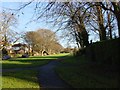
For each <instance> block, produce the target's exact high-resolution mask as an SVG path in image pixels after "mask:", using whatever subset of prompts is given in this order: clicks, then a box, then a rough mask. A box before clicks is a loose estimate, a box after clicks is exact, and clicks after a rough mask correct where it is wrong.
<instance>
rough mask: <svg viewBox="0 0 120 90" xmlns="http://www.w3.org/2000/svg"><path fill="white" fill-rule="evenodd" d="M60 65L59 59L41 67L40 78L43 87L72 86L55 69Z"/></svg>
mask: <svg viewBox="0 0 120 90" xmlns="http://www.w3.org/2000/svg"><path fill="white" fill-rule="evenodd" d="M58 65H59V61H51V62H50V63H48V64H47V65H44V66H42V67H41V68H40V69H39V74H38V80H39V82H40V86H41V87H42V88H70V86H69V85H68V84H67V83H66V82H64V81H63V80H62V79H61V78H60V77H59V76H58V74H57V73H56V72H55V71H54V68H55V67H56V66H58Z"/></svg>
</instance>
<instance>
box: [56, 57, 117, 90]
mask: <svg viewBox="0 0 120 90" xmlns="http://www.w3.org/2000/svg"><path fill="white" fill-rule="evenodd" d="M56 72H57V73H58V74H59V76H60V77H61V78H62V79H63V80H65V81H66V82H67V83H68V84H70V85H71V86H72V87H74V88H118V87H119V82H118V77H119V76H118V75H119V74H118V72H115V71H110V69H108V68H106V66H102V65H99V64H97V63H92V62H90V61H86V60H85V58H84V56H82V57H68V58H66V59H65V60H63V61H62V62H61V66H59V67H57V68H56Z"/></svg>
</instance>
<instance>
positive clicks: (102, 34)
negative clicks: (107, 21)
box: [96, 6, 106, 41]
mask: <svg viewBox="0 0 120 90" xmlns="http://www.w3.org/2000/svg"><path fill="white" fill-rule="evenodd" d="M96 9H97V17H98V24H99V35H100V41H101V40H106V30H105V27H104V21H103V14H102V8H101V7H100V6H96Z"/></svg>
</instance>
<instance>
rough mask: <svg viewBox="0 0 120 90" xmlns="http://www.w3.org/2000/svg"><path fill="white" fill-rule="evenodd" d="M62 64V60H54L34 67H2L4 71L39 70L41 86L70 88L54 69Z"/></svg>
mask: <svg viewBox="0 0 120 90" xmlns="http://www.w3.org/2000/svg"><path fill="white" fill-rule="evenodd" d="M59 64H60V60H59V59H58V60H53V61H51V62H49V63H48V64H46V65H44V66H40V67H34V68H14V69H2V72H11V71H21V70H37V71H38V75H37V77H38V82H39V85H40V87H42V88H44V89H46V88H57V89H58V88H66V90H67V89H70V88H71V86H69V85H68V84H67V83H66V82H65V81H63V80H62V79H61V78H60V77H59V76H58V74H57V73H56V72H55V71H54V68H55V67H56V66H58V65H59Z"/></svg>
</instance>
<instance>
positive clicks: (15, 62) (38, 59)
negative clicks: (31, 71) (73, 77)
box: [0, 54, 68, 69]
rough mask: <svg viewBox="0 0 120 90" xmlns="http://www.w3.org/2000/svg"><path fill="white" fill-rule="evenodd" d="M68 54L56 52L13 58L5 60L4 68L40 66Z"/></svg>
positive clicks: (3, 62)
mask: <svg viewBox="0 0 120 90" xmlns="http://www.w3.org/2000/svg"><path fill="white" fill-rule="evenodd" d="M66 55H68V54H56V55H50V56H31V57H29V58H11V59H9V60H3V61H2V62H0V63H2V68H3V69H5V68H8V69H9V68H25V67H38V66H41V65H44V64H47V63H48V62H49V61H51V60H56V59H58V58H61V57H63V56H66Z"/></svg>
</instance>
